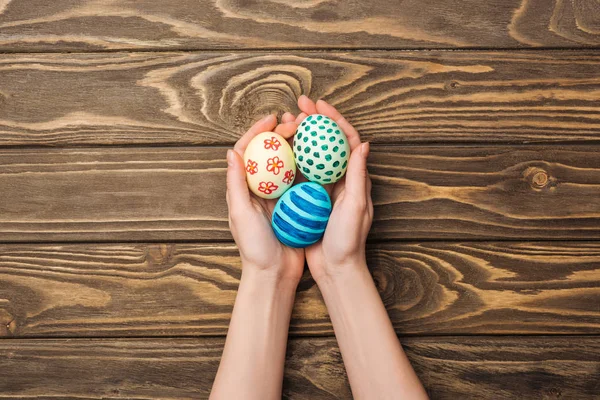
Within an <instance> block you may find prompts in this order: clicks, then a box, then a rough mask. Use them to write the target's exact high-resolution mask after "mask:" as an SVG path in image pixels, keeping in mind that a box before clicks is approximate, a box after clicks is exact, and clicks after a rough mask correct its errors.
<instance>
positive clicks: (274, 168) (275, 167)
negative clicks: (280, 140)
mask: <svg viewBox="0 0 600 400" xmlns="http://www.w3.org/2000/svg"><path fill="white" fill-rule="evenodd" d="M281 168H283V161H281V160H280V159H279V157H273V158H269V159H268V160H267V171H269V172H272V173H273V174H274V175H279V171H280V170H281Z"/></svg>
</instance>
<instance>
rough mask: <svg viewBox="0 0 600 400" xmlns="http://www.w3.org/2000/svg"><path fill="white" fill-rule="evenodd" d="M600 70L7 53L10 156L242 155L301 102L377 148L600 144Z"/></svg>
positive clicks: (285, 56)
mask: <svg viewBox="0 0 600 400" xmlns="http://www.w3.org/2000/svg"><path fill="white" fill-rule="evenodd" d="M0 32H1V28H0ZM598 65H600V55H599V54H598V53H597V52H591V51H582V52H569V51H547V52H542V51H534V52H505V51H501V52H479V51H467V52H441V51H426V52H380V51H366V52H347V53H340V52H327V53H324V52H301V51H296V52H286V53H273V52H270V53H267V52H234V53H231V52H229V53H224V52H205V53H137V54H136V53H117V54H40V55H37V54H18V55H9V54H4V55H1V56H0V146H13V145H19V146H32V145H36V146H73V145H96V144H101V145H105V144H109V145H130V144H152V145H157V144H178V145H184V144H203V145H206V144H210V145H214V144H222V145H230V144H232V143H234V142H235V141H236V140H237V139H238V138H239V136H240V135H241V134H242V133H243V132H244V131H245V130H246V129H247V128H248V127H250V126H251V124H252V122H253V121H255V120H257V119H259V118H261V117H263V116H264V115H266V114H267V113H269V112H277V113H279V114H281V113H283V112H284V111H291V112H293V113H297V112H298V109H297V107H296V99H297V98H298V97H299V96H300V95H301V94H306V95H309V96H311V97H312V98H315V99H317V98H324V99H326V100H327V101H329V102H331V103H332V104H334V105H336V106H337V107H338V108H339V109H340V111H341V112H342V113H343V114H344V115H345V116H346V117H347V119H348V120H349V121H351V122H352V123H353V124H354V125H355V126H356V128H357V129H358V130H359V131H360V132H361V134H362V136H363V139H364V140H368V141H371V142H373V143H388V144H389V143H407V142H412V143H415V142H419V143H425V142H427V143H435V142H455V143H456V142H470V143H473V142H479V143H484V142H487V143H490V142H505V143H506V142H515V143H516V142H519V143H523V142H527V143H531V142H583V141H596V142H597V141H598V140H599V139H600V102H599V101H598V99H599V98H600V77H599V76H598Z"/></svg>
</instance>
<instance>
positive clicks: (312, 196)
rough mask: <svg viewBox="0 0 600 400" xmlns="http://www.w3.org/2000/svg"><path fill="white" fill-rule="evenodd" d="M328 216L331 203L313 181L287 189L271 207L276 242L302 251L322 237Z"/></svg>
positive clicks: (319, 186)
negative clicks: (272, 207)
mask: <svg viewBox="0 0 600 400" xmlns="http://www.w3.org/2000/svg"><path fill="white" fill-rule="evenodd" d="M329 214H331V200H330V199H329V195H328V194H327V191H325V189H324V188H323V187H322V186H321V185H319V184H317V183H314V182H304V183H300V184H299V185H296V186H293V187H291V188H290V189H289V190H287V191H286V192H285V193H284V194H283V196H281V197H280V198H279V201H278V202H277V204H276V205H275V209H274V210H273V218H272V220H271V224H272V226H273V231H274V232H275V236H277V239H279V241H280V242H281V243H283V244H285V245H286V246H289V247H295V248H303V247H307V246H310V245H311V244H313V243H316V242H318V241H319V239H321V237H323V233H324V232H325V228H326V227H327V222H328V221H329Z"/></svg>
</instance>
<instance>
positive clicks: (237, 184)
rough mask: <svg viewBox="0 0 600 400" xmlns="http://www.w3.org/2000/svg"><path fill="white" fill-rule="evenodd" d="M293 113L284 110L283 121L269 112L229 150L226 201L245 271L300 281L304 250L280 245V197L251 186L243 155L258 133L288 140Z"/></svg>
mask: <svg viewBox="0 0 600 400" xmlns="http://www.w3.org/2000/svg"><path fill="white" fill-rule="evenodd" d="M296 128H297V124H296V122H295V121H294V116H293V115H292V114H290V113H285V114H284V115H283V116H282V118H281V124H279V125H278V124H277V119H276V118H275V116H274V115H269V116H267V117H265V118H264V119H262V120H260V121H258V122H257V123H256V124H254V126H252V127H251V128H250V129H249V130H248V132H246V134H245V135H244V136H242V137H241V138H240V140H238V142H237V143H236V144H235V146H234V148H233V150H229V151H228V152H227V164H228V167H227V204H228V206H229V227H230V229H231V233H232V235H233V238H234V240H235V243H236V244H237V246H238V248H239V250H240V255H241V258H242V266H243V269H242V271H243V272H242V273H243V274H248V273H251V274H256V273H259V274H260V275H265V276H268V277H269V278H272V279H274V280H280V279H285V280H291V281H292V282H295V283H297V282H298V281H299V280H300V277H301V276H302V272H303V269H304V251H303V250H302V249H292V248H289V247H287V246H284V245H283V244H281V243H280V242H279V241H278V240H277V238H276V237H275V234H274V233H273V229H272V228H271V214H272V212H273V208H274V207H275V204H276V203H277V199H273V200H266V199H261V198H259V197H257V196H255V195H254V194H253V193H251V192H250V190H249V189H248V184H247V183H246V170H245V168H244V162H243V156H244V151H246V147H247V146H248V144H249V143H250V141H251V140H252V139H253V138H254V137H255V136H256V135H258V134H259V133H262V132H268V131H272V132H276V133H278V134H280V135H281V136H283V137H284V138H286V139H289V138H290V137H292V136H293V135H294V133H295V132H296Z"/></svg>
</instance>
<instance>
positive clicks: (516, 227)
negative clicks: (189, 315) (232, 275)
mask: <svg viewBox="0 0 600 400" xmlns="http://www.w3.org/2000/svg"><path fill="white" fill-rule="evenodd" d="M224 158H225V148H191V147H189V148H127V149H110V148H108V149H107V148H104V149H101V148H97V149H80V150H48V151H43V152H41V151H37V150H3V151H0V241H4V242H27V241H30V242H52V241H149V240H153V241H160V242H164V241H171V240H196V241H197V240H205V241H215V240H231V236H230V232H229V227H228V224H227V207H226V203H225V165H226V163H225V160H224ZM369 169H370V172H371V175H372V179H373V183H374V186H373V199H374V204H375V222H374V224H373V228H372V230H371V235H370V238H371V239H372V240H383V239H386V240H387V239H411V240H418V239H428V240H429V239H434V238H437V239H453V240H459V239H470V238H478V239H495V238H502V239H505V238H508V239H515V240H516V239H546V238H554V239H558V238H560V239H568V238H579V239H592V238H599V237H600V202H599V201H598V199H599V197H600V152H599V151H598V149H597V148H596V147H595V146H587V147H567V146H563V147H560V148H558V147H462V146H455V147H452V146H432V147H411V146H407V147H394V146H386V147H375V146H374V147H373V149H372V154H371V157H370V160H369Z"/></svg>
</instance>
